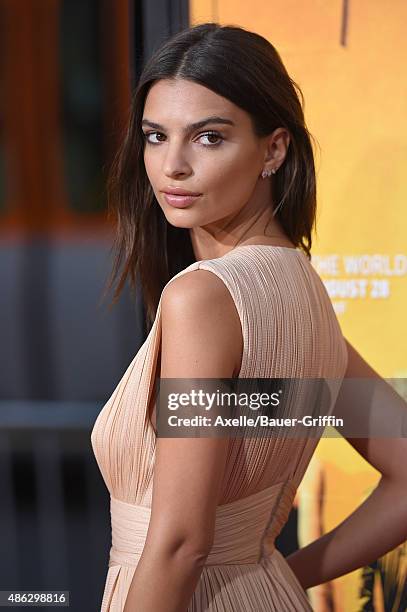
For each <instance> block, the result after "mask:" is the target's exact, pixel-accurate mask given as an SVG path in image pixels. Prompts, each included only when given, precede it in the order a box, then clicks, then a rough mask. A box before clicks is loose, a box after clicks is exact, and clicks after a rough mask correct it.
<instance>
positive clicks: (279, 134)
mask: <svg viewBox="0 0 407 612" xmlns="http://www.w3.org/2000/svg"><path fill="white" fill-rule="evenodd" d="M289 145H290V134H289V132H288V130H286V129H285V128H277V129H276V130H274V132H273V133H272V134H270V136H267V141H266V151H265V155H264V168H266V169H269V170H273V169H274V171H277V170H278V169H279V167H280V166H281V164H282V163H283V162H284V160H285V157H286V155H287V151H288V147H289Z"/></svg>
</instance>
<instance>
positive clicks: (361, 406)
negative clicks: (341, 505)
mask: <svg viewBox="0 0 407 612" xmlns="http://www.w3.org/2000/svg"><path fill="white" fill-rule="evenodd" d="M346 344H347V348H348V366H347V370H346V373H345V378H375V379H377V380H376V382H377V388H376V390H375V397H379V398H380V401H381V402H382V406H381V407H382V410H383V411H384V410H385V411H386V420H389V421H390V422H391V420H392V419H393V418H394V419H395V420H399V419H400V414H401V411H403V413H404V418H405V415H406V407H407V404H406V402H404V400H403V399H402V398H401V397H400V396H399V395H398V394H397V393H396V392H395V391H394V389H393V388H392V387H391V385H389V384H388V383H387V382H386V381H384V380H383V379H382V378H381V377H380V376H379V375H378V374H377V372H375V370H373V368H371V367H370V366H369V364H368V363H367V362H366V361H365V360H364V359H363V358H362V357H361V356H360V354H359V353H358V352H357V351H356V350H355V349H354V348H353V347H352V346H351V345H350V344H349V342H346ZM361 399H362V400H364V401H361ZM352 400H354V398H353V397H350V396H349V394H347V391H346V385H345V386H344V391H343V393H342V390H341V391H340V392H339V395H338V400H337V402H336V404H335V411H334V412H335V416H341V413H342V412H343V413H344V414H348V412H349V408H350V409H351V410H354V411H358V412H359V413H360V415H361V419H362V420H366V422H368V419H369V415H370V412H371V410H372V397H371V395H370V394H369V393H367V394H366V396H365V397H364V398H363V394H361V397H358V398H357V401H354V402H353V403H352V405H351V404H350V402H352ZM346 439H347V441H348V442H349V444H351V446H353V448H354V449H355V450H356V451H357V452H358V453H359V454H360V455H361V456H362V457H364V458H365V459H366V461H368V462H369V463H370V465H372V466H373V467H374V468H375V469H377V470H378V471H379V472H380V473H381V478H380V481H379V484H378V486H377V487H376V488H375V489H374V491H373V492H372V493H371V495H370V496H369V497H368V498H367V499H366V500H365V501H364V502H363V503H362V504H361V505H360V506H358V508H357V509H356V510H355V511H354V512H353V513H352V514H351V515H350V516H349V517H347V518H346V519H345V520H344V521H342V522H341V523H340V524H339V525H338V526H337V527H335V528H334V529H332V530H331V531H329V532H328V533H326V534H325V535H324V536H322V537H321V538H318V539H317V540H315V541H314V542H312V543H311V544H308V546H305V547H304V548H301V549H300V550H298V551H296V552H294V553H292V554H291V555H289V556H288V557H287V559H286V560H287V562H288V564H289V565H290V567H291V569H292V570H293V571H294V573H295V574H296V576H297V577H298V580H299V581H300V583H301V585H302V586H303V588H305V589H308V588H310V587H312V586H315V585H317V584H321V583H324V582H326V581H328V580H333V579H334V578H338V577H339V576H342V575H344V574H347V573H348V572H351V571H353V570H355V569H357V568H359V567H363V566H365V565H368V564H370V563H372V562H373V561H375V560H376V559H378V558H379V557H381V556H382V555H384V554H385V553H387V552H388V551H389V550H392V549H393V548H395V547H396V546H398V545H399V544H401V543H402V542H403V541H404V540H405V539H406V538H407V470H406V468H405V466H406V459H407V439H406V438H405V437H400V438H394V437H393V438H391V437H386V438H384V437H383V438H346Z"/></svg>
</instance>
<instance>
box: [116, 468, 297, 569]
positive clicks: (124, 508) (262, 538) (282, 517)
mask: <svg viewBox="0 0 407 612" xmlns="http://www.w3.org/2000/svg"><path fill="white" fill-rule="evenodd" d="M295 492H296V486H295V484H294V482H293V481H292V480H286V481H283V482H279V483H276V484H273V485H272V486H270V487H267V488H265V489H262V490H261V491H258V492H256V493H253V494H251V495H249V496H247V497H242V498H240V499H237V500H234V501H232V502H230V503H227V504H222V505H221V506H218V507H217V510H216V521H215V533H214V540H213V545H212V548H211V551H210V553H209V555H208V556H207V558H206V562H205V565H207V566H210V565H225V564H226V565H235V564H236V565H240V564H251V563H260V561H261V560H262V558H263V557H264V556H265V555H268V554H271V553H272V552H273V550H274V540H275V538H276V537H277V535H278V534H279V533H280V531H281V529H282V527H283V526H284V524H285V522H286V521H287V519H288V515H289V513H290V509H291V507H292V503H293V500H294V497H295ZM110 513H111V524H112V546H111V549H110V557H109V567H110V566H112V565H127V566H131V567H133V566H137V564H138V561H139V559H140V557H141V554H142V552H143V549H144V544H145V541H146V537H147V530H148V526H149V522H150V516H151V508H149V507H147V506H139V505H135V504H130V503H127V502H124V501H121V500H119V499H116V498H115V497H112V496H111V498H110Z"/></svg>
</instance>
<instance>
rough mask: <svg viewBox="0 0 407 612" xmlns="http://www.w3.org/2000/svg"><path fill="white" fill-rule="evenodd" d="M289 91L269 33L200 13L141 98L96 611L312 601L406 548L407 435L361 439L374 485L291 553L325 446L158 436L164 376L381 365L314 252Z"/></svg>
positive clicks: (127, 209)
mask: <svg viewBox="0 0 407 612" xmlns="http://www.w3.org/2000/svg"><path fill="white" fill-rule="evenodd" d="M297 90H298V91H299V89H298V87H297V86H296V85H295V83H294V82H293V81H292V80H291V79H290V77H289V76H288V74H287V72H286V70H285V68H284V66H283V64H282V62H281V59H280V57H279V55H278V53H277V52H276V50H275V49H274V47H273V46H272V45H271V44H270V43H269V42H268V41H266V40H265V39H264V38H262V37H261V36H258V35H257V34H254V33H251V32H247V31H245V30H244V29H242V28H238V27H221V26H219V25H218V24H215V23H208V24H203V25H199V26H196V27H193V28H190V29H187V30H185V31H183V32H181V33H180V34H178V35H176V36H175V37H173V38H172V39H171V40H169V41H168V42H167V43H165V44H164V45H163V46H162V47H161V48H160V49H158V51H157V52H156V53H155V55H154V56H153V57H152V59H151V60H150V62H149V63H148V65H147V66H146V67H145V69H144V72H143V74H142V76H141V79H140V82H139V84H138V87H137V90H136V92H135V95H134V100H133V103H132V109H131V116H130V121H129V126H128V130H127V134H126V138H125V139H124V142H123V146H122V148H121V150H120V152H119V154H118V156H117V159H116V163H115V165H114V170H113V172H112V180H111V197H112V200H111V201H112V202H113V204H114V206H116V207H117V212H118V237H117V257H116V261H115V265H114V268H113V275H112V278H117V277H118V286H117V289H116V293H115V297H116V298H117V296H118V295H119V293H120V291H121V289H122V287H123V285H124V282H125V281H126V279H127V278H130V280H131V281H132V283H133V285H134V284H135V282H136V280H137V279H138V280H139V281H140V283H141V286H142V289H143V294H144V297H145V303H146V308H147V315H148V318H149V322H150V324H151V323H152V327H151V330H150V333H149V335H148V338H147V340H146V341H145V343H144V344H143V345H142V347H141V348H140V351H139V352H138V353H137V355H136V356H135V357H134V359H133V361H132V362H131V364H130V365H129V367H128V369H127V370H126V372H125V374H124V376H123V378H122V380H121V381H120V382H119V384H118V386H117V387H116V389H115V391H114V392H113V394H112V396H111V398H110V399H109V401H108V402H107V403H106V405H105V406H104V408H103V410H102V412H101V413H100V415H99V416H98V418H97V420H96V423H95V426H94V429H93V431H92V445H93V449H94V452H95V455H96V458H97V461H98V464H99V467H100V470H101V472H102V475H103V477H104V479H105V482H106V485H107V487H108V489H109V492H110V495H111V518H112V548H111V551H110V559H109V571H108V576H107V580H106V585H105V591H104V595H103V601H102V607H101V609H102V611H103V612H105V611H108V610H109V611H111V612H112V611H116V612H117V611H123V610H124V612H139V611H140V612H181V611H184V612H185V611H186V610H188V612H192V611H194V612H198V611H199V612H201V611H204V610H211V611H215V610H216V611H218V612H219V611H224V612H229V611H233V612H243V611H245V612H248V611H253V612H254V611H256V612H259V611H263V610H264V611H265V610H276V611H277V610H278V611H279V612H280V611H282V610H284V611H285V612H286V611H292V612H294V611H295V612H298V611H299V610H310V609H311V607H310V604H309V601H308V598H307V596H306V593H305V589H306V588H308V587H311V586H313V585H315V584H319V583H322V582H325V581H327V580H331V579H333V578H335V577H337V576H340V575H342V574H344V573H346V572H349V571H351V570H352V569H354V568H355V567H358V566H362V565H364V564H366V563H367V562H369V561H371V560H372V559H374V558H376V557H377V556H379V555H381V554H383V553H384V552H386V551H387V550H389V549H390V548H392V547H394V546H395V545H397V544H398V543H399V542H400V541H401V540H402V539H403V535H404V531H405V530H403V526H402V525H401V519H402V518H404V519H405V517H406V515H407V508H406V503H405V501H404V497H403V488H402V485H403V486H404V487H405V482H406V477H405V476H404V475H403V474H402V472H401V468H400V465H401V461H400V464H398V463H397V459H401V458H404V459H405V457H406V445H405V441H404V440H403V441H397V444H396V441H395V440H391V444H388V442H386V440H385V441H382V442H379V441H377V440H369V441H368V442H369V443H368V444H366V440H363V439H362V440H356V441H354V440H352V441H351V443H352V444H353V445H354V446H355V448H357V450H359V452H361V453H362V454H363V456H364V457H366V459H367V460H368V461H370V463H371V464H372V465H374V466H375V467H377V468H378V469H379V470H380V471H381V472H382V473H383V478H382V481H381V483H380V486H379V487H378V488H377V489H376V491H375V492H374V493H373V495H372V496H371V498H370V499H369V500H368V501H367V503H365V504H364V506H361V507H360V508H359V509H358V511H357V512H355V513H354V514H353V515H352V516H351V517H349V518H348V519H347V520H346V521H345V522H344V523H343V524H341V525H340V526H339V527H338V528H337V529H336V530H334V531H333V532H330V533H328V534H326V535H325V536H324V537H322V538H319V539H318V540H317V541H316V542H313V543H312V544H310V545H309V546H307V547H305V548H304V549H302V550H300V551H297V552H296V553H294V554H292V555H290V557H289V558H288V559H287V560H285V559H284V558H283V556H282V555H281V554H280V553H279V551H278V550H277V549H275V547H274V540H275V538H276V536H277V535H278V533H279V532H280V531H281V529H282V527H283V525H284V523H285V522H286V520H287V517H288V514H289V511H290V508H291V505H292V502H293V500H294V496H295V492H296V490H297V488H298V485H299V484H300V482H301V479H302V477H303V475H304V472H305V470H306V467H307V465H308V463H309V461H310V459H311V456H312V454H313V452H314V450H315V447H316V444H317V442H318V438H317V437H314V438H312V439H305V438H304V437H297V438H292V437H290V436H289V435H288V434H287V432H286V431H285V430H284V432H283V430H281V431H280V430H279V435H278V436H277V437H271V436H270V437H267V438H266V439H262V438H260V437H259V436H257V437H254V436H253V435H251V434H250V432H249V430H247V431H246V435H245V436H243V437H237V436H230V435H229V436H228V435H225V436H223V437H219V436H218V437H215V436H212V437H210V436H203V437H201V438H200V439H198V438H197V437H189V438H188V437H171V436H165V437H160V436H157V418H156V406H155V405H154V404H155V403H154V393H153V391H154V387H155V384H154V383H155V382H156V380H157V377H160V378H161V379H162V380H164V379H183V380H190V379H193V380H197V379H198V380H199V379H232V378H237V379H239V380H240V379H244V378H253V379H254V378H265V379H273V378H280V379H287V380H290V379H291V378H297V379H300V380H305V379H308V378H311V379H312V378H313V377H314V378H320V379H326V380H328V379H330V380H336V381H339V382H341V381H342V379H343V377H344V376H351V377H352V376H377V375H376V373H374V372H373V370H371V368H369V366H368V365H367V364H365V362H364V361H363V360H362V359H361V357H360V356H359V355H358V354H357V352H356V351H355V350H354V349H352V347H351V346H350V345H349V344H348V343H346V341H345V340H344V338H343V336H342V334H341V331H340V327H339V324H338V322H337V319H336V317H335V314H334V311H333V308H332V305H331V302H330V300H329V297H328V295H327V292H326V290H325V288H324V285H323V283H322V281H321V279H320V278H319V277H318V275H317V273H316V272H315V270H314V269H313V267H312V265H311V263H310V261H309V257H310V249H311V233H312V229H313V225H314V220H315V211H316V189H315V169H314V160H313V151H312V146H311V140H310V134H309V133H308V131H307V128H306V126H305V123H304V116H303V110H302V106H301V103H300V101H299V99H298V95H297ZM188 261H190V262H191V263H190V265H188V266H187V267H185V265H186V263H188ZM121 265H123V270H122V271H121V274H119V270H120V267H121ZM333 396H335V392H334V393H333ZM296 400H297V402H296V404H295V406H294V405H292V406H288V409H289V410H292V409H293V408H295V410H296V411H300V410H303V409H306V408H307V405H306V403H305V402H304V401H303V400H302V399H301V398H300V397H299V396H297V398H296ZM308 408H309V406H308ZM363 408H365V409H366V410H367V406H363V405H358V409H360V410H361V409H363ZM389 504H391V513H392V518H393V521H392V522H391V523H389V522H387V521H386V530H384V529H382V528H380V531H379V530H378V528H377V526H378V525H380V523H381V522H382V523H383V522H384V521H385V516H387V513H388V512H390V511H389V509H388V507H389ZM385 513H386V514H385ZM356 538H357V539H356Z"/></svg>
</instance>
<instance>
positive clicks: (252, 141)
mask: <svg viewBox="0 0 407 612" xmlns="http://www.w3.org/2000/svg"><path fill="white" fill-rule="evenodd" d="M194 124H195V125H194ZM198 124H199V125H198ZM142 130H143V132H144V138H145V148H144V164H145V168H146V172H147V175H148V178H149V181H150V183H151V186H152V188H153V191H154V194H155V196H156V198H157V201H158V203H159V205H160V207H161V208H162V210H163V213H164V215H165V217H166V219H167V221H168V222H169V223H170V224H172V225H174V226H177V227H184V228H194V227H209V226H211V224H213V225H214V226H222V225H223V226H225V224H226V223H227V222H228V220H230V219H233V217H235V216H236V215H237V214H239V213H240V212H241V211H243V210H245V209H247V210H250V209H251V208H255V202H256V197H255V194H256V186H258V184H259V182H261V181H262V179H259V176H260V174H261V171H262V169H263V168H264V167H265V159H266V156H267V151H268V145H269V144H270V141H269V140H268V139H267V138H259V137H257V136H256V135H255V134H254V131H253V126H252V121H251V117H250V115H249V114H248V113H246V112H245V111H243V110H242V109H240V108H239V107H238V106H235V105H234V104H233V103H232V102H230V101H229V100H227V99H226V98H223V97H222V96H219V95H218V94H216V93H214V92H213V91H211V90H210V89H207V88H206V87H204V86H202V85H199V84H197V83H194V82H191V81H187V80H183V79H176V80H169V79H168V80H167V79H164V80H161V81H158V82H157V83H155V84H154V85H153V86H152V87H151V89H150V91H149V93H148V95H147V98H146V102H145V106H144V113H143V122H142ZM277 157H278V156H277ZM277 157H276V160H277ZM281 163H282V162H281V159H280V160H279V162H278V165H280V164H281ZM264 182H266V181H264ZM171 189H173V190H183V191H188V192H192V193H193V194H195V195H194V196H193V197H189V198H187V197H185V195H184V197H182V196H178V197H176V196H172V197H171V196H170V195H168V196H166V194H165V193H164V192H165V191H167V190H171Z"/></svg>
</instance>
